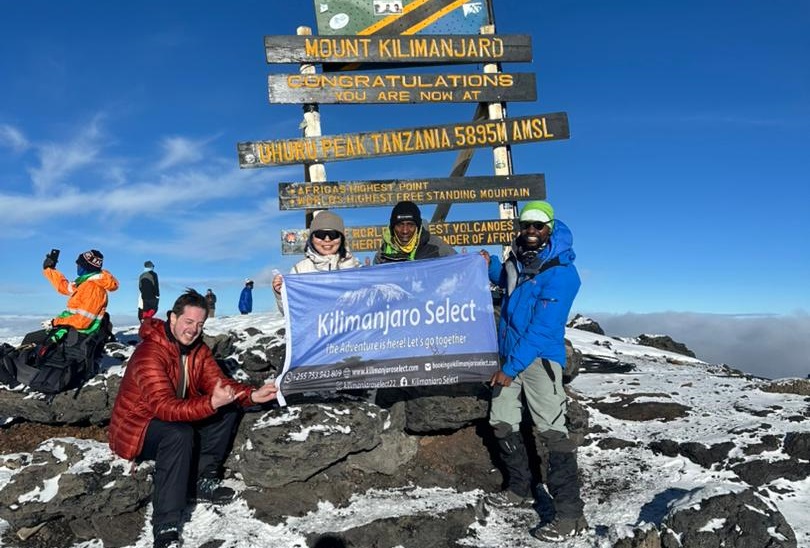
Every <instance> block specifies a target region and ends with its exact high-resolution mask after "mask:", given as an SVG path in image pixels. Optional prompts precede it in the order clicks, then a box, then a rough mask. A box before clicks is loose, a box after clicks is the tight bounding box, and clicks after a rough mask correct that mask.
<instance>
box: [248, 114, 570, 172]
mask: <svg viewBox="0 0 810 548" xmlns="http://www.w3.org/2000/svg"><path fill="white" fill-rule="evenodd" d="M568 137H569V132H568V115H567V114H566V113H565V112H555V113H551V114H536V115H531V116H521V117H518V118H506V119H504V120H484V121H479V122H467V123H460V124H449V125H442V126H432V127H419V128H406V129H393V130H387V131H373V132H367V133H349V134H344V135H326V136H322V137H307V138H303V139H284V140H280V141H247V142H242V143H237V145H236V148H237V153H238V155H239V167H242V168H256V167H268V166H281V165H292V164H313V163H322V162H338V161H343V160H358V159H365V158H372V157H378V156H398V155H403V154H420V153H424V152H445V151H450V150H459V149H468V148H481V147H496V146H501V145H505V144H522V143H532V142H538V141H556V140H560V139H568Z"/></svg>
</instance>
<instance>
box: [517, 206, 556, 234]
mask: <svg viewBox="0 0 810 548" xmlns="http://www.w3.org/2000/svg"><path fill="white" fill-rule="evenodd" d="M520 221H521V222H523V221H540V222H541V223H548V227H549V228H550V229H552V230H554V208H553V207H551V204H550V203H548V202H544V201H541V200H537V201H534V202H526V205H524V206H523V209H522V210H521V212H520Z"/></svg>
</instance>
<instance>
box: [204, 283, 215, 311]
mask: <svg viewBox="0 0 810 548" xmlns="http://www.w3.org/2000/svg"><path fill="white" fill-rule="evenodd" d="M205 302H206V303H208V317H209V318H213V317H214V316H216V315H217V296H216V293H214V291H213V290H212V289H211V288H210V287H209V288H208V291H206V292H205Z"/></svg>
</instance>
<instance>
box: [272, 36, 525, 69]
mask: <svg viewBox="0 0 810 548" xmlns="http://www.w3.org/2000/svg"><path fill="white" fill-rule="evenodd" d="M264 48H265V55H266V57H267V62H268V63H335V62H337V63H385V64H389V63H448V64H463V63H501V62H506V61H509V62H512V61H515V62H529V61H531V60H532V48H531V37H530V36H529V35H528V34H504V35H487V36H481V35H478V36H475V35H427V34H425V35H412V36H393V35H372V36H349V35H346V36H265V37H264Z"/></svg>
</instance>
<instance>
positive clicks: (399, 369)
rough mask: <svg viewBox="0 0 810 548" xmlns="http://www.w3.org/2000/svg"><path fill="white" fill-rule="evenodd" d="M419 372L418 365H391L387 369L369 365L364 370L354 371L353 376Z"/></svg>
mask: <svg viewBox="0 0 810 548" xmlns="http://www.w3.org/2000/svg"><path fill="white" fill-rule="evenodd" d="M414 371H419V366H418V365H391V366H386V367H376V366H373V365H367V366H365V367H364V368H362V369H352V376H355V377H358V376H361V375H388V374H389V373H413V372H414Z"/></svg>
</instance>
